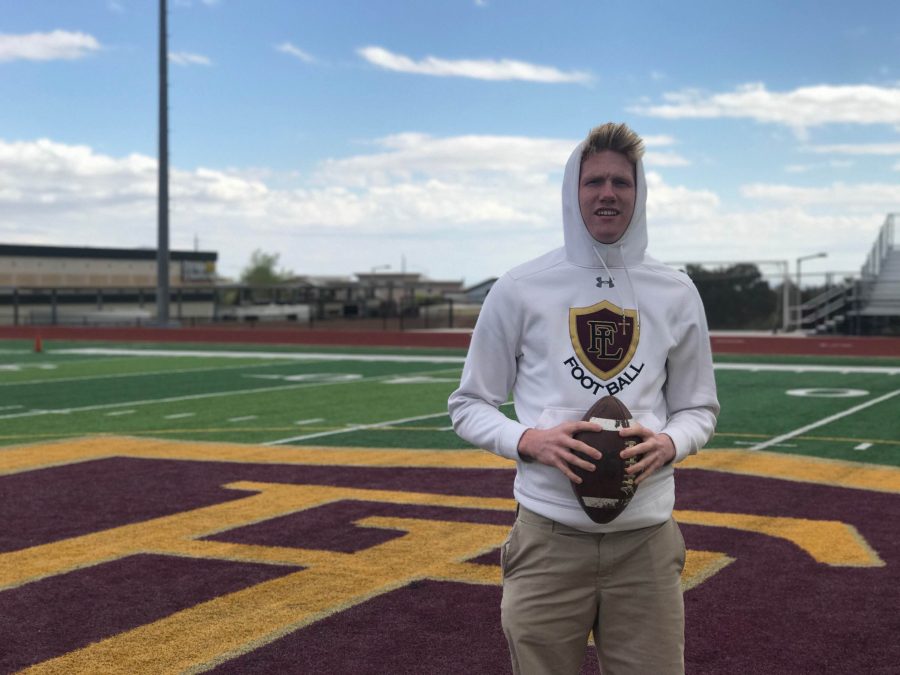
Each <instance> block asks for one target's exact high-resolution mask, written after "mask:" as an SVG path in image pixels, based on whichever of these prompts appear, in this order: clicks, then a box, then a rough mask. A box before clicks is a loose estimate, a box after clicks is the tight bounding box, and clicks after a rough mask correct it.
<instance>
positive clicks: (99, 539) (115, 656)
mask: <svg viewBox="0 0 900 675" xmlns="http://www.w3.org/2000/svg"><path fill="white" fill-rule="evenodd" d="M115 456H118V457H123V456H124V457H138V458H144V459H170V460H171V459H175V460H188V461H221V462H241V463H254V464H288V465H290V464H300V465H340V466H372V467H390V466H401V467H411V466H418V467H433V468H488V469H510V468H511V467H512V466H513V465H512V463H511V462H508V461H507V460H504V459H501V458H499V457H496V456H495V455H492V454H490V453H487V452H484V451H480V450H445V451H433V450H396V449H365V448H332V447H302V448H299V447H278V448H274V447H270V446H251V445H238V444H226V443H198V442H171V441H165V440H158V439H157V440H154V439H142V438H133V437H117V436H105V437H93V438H84V439H79V440H76V441H70V442H56V443H44V444H39V445H34V446H27V447H18V448H12V449H9V450H5V451H3V452H0V474H12V473H17V472H22V471H29V470H33V469H38V468H44V467H48V466H55V465H65V464H70V463H74V462H84V461H90V460H93V459H99V458H105V457H115ZM780 460H793V461H794V464H783V463H779V461H780ZM687 466H688V468H702V469H707V470H713V471H725V472H734V473H743V474H748V475H765V476H767V477H779V478H780V477H783V474H784V473H785V472H786V473H787V475H792V479H797V480H808V481H812V482H820V483H827V482H828V481H830V480H833V481H834V482H835V483H839V484H844V485H846V484H847V482H848V470H849V469H852V468H859V467H862V469H864V471H863V472H862V473H860V474H858V475H855V476H853V477H852V478H850V480H852V481H853V482H854V485H855V486H862V485H866V484H867V483H868V482H869V481H874V480H876V479H877V480H878V481H880V482H881V486H880V487H882V488H883V486H885V485H887V486H888V488H889V489H888V491H897V489H896V487H891V486H893V485H894V483H892V481H894V480H896V476H897V470H896V469H892V468H890V467H880V466H873V465H857V464H855V463H849V462H834V461H829V460H815V459H813V458H808V457H794V458H791V457H789V456H785V455H781V454H779V453H764V452H750V451H707V452H706V453H703V454H701V455H699V456H697V457H694V458H691V460H690V461H689V463H688V465H687ZM788 469H789V471H787V470H788ZM838 469H839V470H840V472H839V473H835V471H838ZM838 478H839V479H840V480H839V481H838V480H837V479H838ZM223 487H224V488H227V489H230V490H235V491H240V492H243V493H244V494H243V495H242V496H240V497H239V498H238V499H234V500H230V501H226V502H223V503H219V504H213V505H210V506H205V507H200V508H197V509H192V510H189V511H184V512H181V513H176V514H172V515H168V516H163V517H160V518H154V519H150V520H147V521H144V522H140V523H133V524H130V525H124V526H121V527H116V528H111V529H108V530H105V531H100V532H94V533H89V534H85V535H82V536H78V537H72V538H70V539H66V540H62V541H56V542H51V543H48V544H44V545H40V546H35V547H32V548H28V549H23V550H19V551H11V552H8V553H3V554H0V589H10V588H16V587H19V586H22V585H25V584H28V583H33V582H36V581H39V580H41V579H45V578H48V577H52V576H57V575H61V574H65V573H67V572H70V571H73V570H77V569H82V568H87V567H92V566H96V565H102V564H103V563H105V562H109V561H113V560H117V559H121V558H125V557H128V556H134V555H140V554H155V555H173V556H182V557H192V558H201V559H217V560H229V561H235V562H242V563H260V564H270V565H281V566H285V568H286V570H285V572H286V573H285V575H284V576H282V577H280V578H277V579H272V580H269V581H266V582H262V583H260V584H256V585H253V586H251V587H249V588H245V589H242V590H240V591H236V592H233V593H230V594H227V595H224V596H220V597H217V598H214V599H212V600H210V601H208V602H204V603H200V604H198V605H195V606H193V607H190V608H187V609H185V610H183V611H180V612H176V613H175V614H172V615H170V616H168V617H165V618H163V619H160V620H158V621H155V622H153V623H150V624H147V625H144V626H140V627H137V628H135V629H133V630H129V631H126V632H124V633H120V634H118V635H115V636H112V637H110V638H108V639H105V640H102V641H100V642H98V643H94V644H91V645H88V646H86V647H84V648H83V649H79V650H76V651H73V652H70V653H68V654H64V655H62V656H60V657H58V658H54V659H51V660H49V661H46V662H43V663H40V664H37V665H35V666H33V667H32V668H29V669H28V670H27V671H25V672H29V673H65V674H66V675H68V674H70V673H96V672H122V673H131V672H151V671H152V672H160V673H167V672H172V673H175V672H201V671H204V670H207V669H210V668H212V667H214V666H215V665H217V664H219V663H223V662H225V661H227V660H229V659H232V658H234V657H236V656H238V655H240V654H243V653H247V652H249V651H252V650H254V649H257V648H259V647H260V646H262V645H265V644H268V643H270V642H272V641H274V640H277V639H278V638H280V637H282V636H283V635H286V634H289V633H291V632H293V631H295V630H297V629H298V628H302V627H303V626H307V625H309V624H311V623H314V622H316V621H318V620H320V619H322V618H324V617H327V616H329V615H331V614H333V613H335V612H340V611H343V610H346V609H348V608H350V607H353V606H356V605H358V604H360V603H362V602H364V601H366V600H369V599H371V598H374V597H377V596H379V595H382V594H384V593H388V592H390V591H393V590H397V589H400V588H403V587H405V586H407V585H409V584H410V583H412V582H414V581H416V580H422V579H433V580H441V581H451V582H459V583H467V584H483V585H497V584H499V583H500V582H501V579H500V568H499V567H498V566H497V565H483V564H476V563H473V562H471V560H473V559H474V558H477V557H478V556H480V555H483V554H486V553H488V552H490V551H494V550H496V549H497V548H498V547H499V546H500V545H501V543H502V542H503V540H504V539H505V537H506V536H507V533H508V527H507V526H505V525H490V524H480V523H466V522H461V521H452V520H431V519H422V518H416V517H411V518H402V517H401V518H396V517H395V518H386V517H366V518H361V519H359V520H357V521H356V522H354V523H353V525H355V526H357V527H364V528H379V529H388V530H391V531H394V532H396V533H397V536H395V537H394V538H392V539H390V540H389V541H386V542H383V543H381V544H377V545H375V546H371V547H368V548H366V549H363V550H360V551H357V552H354V553H343V552H334V551H327V550H317V549H306V548H296V547H291V546H264V545H253V544H242V543H231V542H223V541H214V540H210V539H208V537H211V536H214V535H216V534H220V533H224V532H228V531H231V530H234V529H236V528H240V527H246V526H250V525H254V524H257V523H261V522H266V521H269V520H272V519H274V518H279V517H283V516H286V515H290V514H292V513H297V512H300V511H304V510H307V509H312V508H316V507H320V506H323V505H326V504H331V503H335V502H339V501H347V500H357V501H369V502H380V503H391V504H409V505H436V506H443V507H448V508H459V509H488V510H498V511H506V512H508V513H509V515H510V517H511V516H512V512H513V510H514V508H515V502H514V500H512V499H504V498H488V497H474V496H459V495H442V494H432V493H416V492H400V491H388V490H371V489H361V488H349V487H333V486H322V485H296V484H279V483H263V482H254V481H238V482H233V483H228V484H225V485H223ZM867 489H871V488H867ZM876 489H877V488H876ZM675 517H676V518H677V519H678V520H679V521H680V522H682V523H685V524H692V525H703V526H710V527H725V528H732V529H738V530H743V531H748V532H755V533H759V534H763V535H765V536H770V537H776V538H780V539H784V540H787V541H789V542H791V543H792V544H794V545H796V546H797V547H799V548H800V549H801V550H803V551H805V552H806V553H807V554H809V555H810V556H811V557H812V558H813V559H814V560H816V561H817V562H819V563H821V564H826V565H832V566H868V567H875V566H883V565H884V563H883V561H882V560H881V559H880V558H879V557H878V554H877V553H876V552H875V551H874V550H872V548H871V547H870V546H869V545H868V543H867V542H866V541H865V540H864V539H863V537H862V536H861V535H860V534H859V532H857V531H856V529H855V528H853V527H852V526H850V525H847V524H845V523H841V522H837V521H814V520H809V519H802V518H785V517H767V516H760V515H750V514H729V513H711V512H702V511H687V510H686V511H676V512H675ZM733 561H734V559H733V558H731V557H729V556H728V555H726V554H725V553H721V552H712V551H687V554H686V560H685V569H684V572H683V574H682V586H683V588H684V589H685V590H688V589H691V588H694V587H696V586H697V585H699V584H701V583H703V582H704V581H705V580H707V579H709V578H710V577H711V576H713V575H715V574H716V573H718V572H719V571H721V570H722V569H724V568H726V567H727V566H728V565H729V564H731V563H732V562H733ZM161 645H163V646H164V648H161Z"/></svg>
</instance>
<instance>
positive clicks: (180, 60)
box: [169, 52, 212, 66]
mask: <svg viewBox="0 0 900 675" xmlns="http://www.w3.org/2000/svg"><path fill="white" fill-rule="evenodd" d="M169 61H171V62H172V63H174V64H176V65H179V66H211V65H212V61H211V60H210V59H209V57H208V56H203V55H202V54H191V53H190V52H169Z"/></svg>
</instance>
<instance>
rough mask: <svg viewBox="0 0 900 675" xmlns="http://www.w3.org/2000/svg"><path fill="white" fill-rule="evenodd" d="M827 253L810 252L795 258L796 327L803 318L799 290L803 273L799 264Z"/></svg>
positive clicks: (801, 296) (800, 292) (801, 293)
mask: <svg viewBox="0 0 900 675" xmlns="http://www.w3.org/2000/svg"><path fill="white" fill-rule="evenodd" d="M827 256H828V254H827V253H810V254H809V255H802V256H800V257H799V258H797V328H800V321H801V320H802V319H803V317H802V316H801V311H802V310H801V309H800V307H801V306H802V305H803V292H802V291H801V290H800V283H801V282H802V280H803V278H802V277H803V275H802V274H801V273H800V269H801V266H802V265H803V261H804V260H812V259H813V258H825V257H827Z"/></svg>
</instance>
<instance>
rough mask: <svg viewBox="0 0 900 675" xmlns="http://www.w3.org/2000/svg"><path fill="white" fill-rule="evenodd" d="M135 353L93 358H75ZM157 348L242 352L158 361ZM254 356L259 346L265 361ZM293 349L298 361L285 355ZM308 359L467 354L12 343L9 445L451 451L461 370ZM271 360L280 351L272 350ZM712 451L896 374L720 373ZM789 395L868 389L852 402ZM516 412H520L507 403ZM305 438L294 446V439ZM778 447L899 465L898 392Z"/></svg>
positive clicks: (837, 362)
mask: <svg viewBox="0 0 900 675" xmlns="http://www.w3.org/2000/svg"><path fill="white" fill-rule="evenodd" d="M88 347H98V348H127V349H134V350H136V353H135V354H134V355H129V356H121V355H88V354H83V353H81V354H76V353H63V350H71V349H84V348H88ZM147 350H164V351H190V350H193V351H204V352H207V353H209V352H232V353H234V352H237V353H240V354H243V353H244V352H248V354H247V355H246V356H243V355H242V356H240V357H238V358H228V357H226V356H224V355H222V356H219V355H209V354H208V355H203V356H201V355H196V356H193V355H192V356H165V355H162V356H158V355H152V354H144V353H142V352H145V351H147ZM249 352H258V353H260V354H259V355H255V354H250V353H249ZM286 354H293V355H296V356H297V357H298V358H297V359H284V358H277V357H279V356H284V355H286ZM306 354H330V355H340V354H347V355H350V356H357V357H358V356H360V355H375V356H377V355H400V356H404V357H421V356H426V357H427V356H444V357H445V356H450V357H461V356H462V355H463V352H461V351H460V350H424V349H415V350H407V349H395V350H387V349H368V348H366V349H363V348H357V349H350V348H344V347H330V348H329V347H308V346H303V347H286V346H268V345H266V346H260V345H221V344H220V345H213V346H210V345H186V344H175V345H160V344H152V345H149V344H115V345H113V344H109V343H93V344H91V343H83V342H58V343H57V342H54V343H52V344H47V343H45V351H44V352H42V353H34V351H33V350H32V349H31V345H30V344H29V343H27V342H25V341H7V342H0V445H18V444H21V443H33V442H37V441H42V440H48V439H55V438H63V437H77V436H83V435H88V434H129V435H139V436H148V437H159V438H169V439H183V440H202V441H233V442H243V443H279V442H281V443H292V444H298V445H325V446H344V445H346V446H370V447H401V448H436V449H453V448H464V447H469V446H468V445H467V444H466V443H464V442H463V441H461V440H460V439H459V438H457V437H456V435H455V434H454V433H453V432H452V431H451V430H449V429H448V427H449V424H450V422H449V418H448V417H447V414H446V402H447V397H448V395H449V394H450V392H451V391H452V390H453V389H454V388H455V386H456V383H457V382H458V381H459V376H460V372H461V363H458V362H452V363H434V362H416V361H386V360H376V361H359V360H356V361H355V360H333V361H326V360H313V359H312V358H306V359H304V358H303V355H306ZM267 355H269V356H267ZM716 360H717V363H741V364H781V365H798V366H810V365H818V364H823V365H828V366H847V367H848V369H850V368H853V367H857V366H879V367H894V368H896V367H898V366H900V360H898V359H869V358H866V359H856V358H848V357H816V358H810V357H799V356H798V357H792V356H779V357H767V358H763V357H759V356H732V355H719V356H717V359H716ZM716 379H717V383H718V387H719V398H720V401H721V403H722V414H721V416H720V418H719V424H718V429H717V434H716V437H715V438H714V439H713V441H712V442H711V443H710V446H711V447H719V448H721V447H725V448H727V447H735V448H740V447H753V446H755V445H757V444H760V443H763V442H765V441H767V440H769V439H771V438H774V437H777V436H780V435H783V434H786V433H790V432H793V431H795V430H799V429H802V428H803V427H805V426H807V425H813V424H816V423H817V422H819V421H821V420H824V419H826V418H828V417H830V416H832V415H838V414H840V413H842V412H844V411H846V410H848V409H851V408H853V407H855V406H858V405H860V404H865V403H867V402H869V401H872V400H874V399H877V398H878V397H879V396H883V395H886V394H890V392H893V391H896V390H898V389H900V384H898V383H900V377H898V376H897V375H890V374H885V373H881V372H878V373H855V372H840V371H836V372H825V373H822V372H803V373H798V372H772V371H756V372H753V371H748V370H740V371H735V370H717V373H716ZM791 389H831V390H833V389H858V390H862V391H864V392H865V393H864V394H863V395H861V396H854V397H847V398H822V397H813V396H803V397H800V396H790V395H788V394H787V393H786V392H787V391H788V390H791ZM504 411H505V412H507V413H508V414H510V415H511V414H512V407H511V406H510V407H506V408H504ZM289 439H295V440H289ZM767 449H768V450H771V451H774V452H789V453H798V454H804V455H817V456H824V457H833V458H838V459H846V460H851V461H864V462H874V463H881V464H892V465H898V464H900V461H898V460H900V396H895V397H893V398H891V399H889V400H885V401H883V402H880V403H877V404H875V405H872V406H871V407H867V408H865V409H863V410H860V411H858V412H855V413H854V414H852V415H849V416H845V417H842V418H840V419H838V420H835V421H834V422H831V423H828V424H825V425H822V426H816V427H815V428H812V429H810V430H808V431H805V432H802V433H799V434H794V435H793V436H792V437H791V438H789V439H786V440H784V441H783V442H782V443H780V444H778V445H775V446H772V447H769V448H767Z"/></svg>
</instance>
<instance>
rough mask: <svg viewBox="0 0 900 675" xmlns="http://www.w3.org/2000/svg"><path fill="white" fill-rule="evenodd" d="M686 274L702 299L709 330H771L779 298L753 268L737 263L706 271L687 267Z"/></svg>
mask: <svg viewBox="0 0 900 675" xmlns="http://www.w3.org/2000/svg"><path fill="white" fill-rule="evenodd" d="M686 271H687V274H688V276H689V277H690V278H691V280H693V282H694V285H695V286H697V290H698V291H699V292H700V297H701V298H703V306H704V307H705V308H706V320H707V322H708V323H709V325H710V327H711V328H757V329H760V328H763V329H769V328H772V326H773V325H774V321H775V311H776V309H777V305H778V296H777V294H776V293H775V291H774V290H773V289H772V288H770V287H769V284H768V283H766V281H765V279H763V276H762V273H760V271H759V268H758V267H757V266H756V265H753V264H750V263H738V264H736V265H731V266H729V267H720V268H717V269H713V270H705V269H703V268H702V267H700V266H699V265H688V266H687V270H686Z"/></svg>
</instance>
